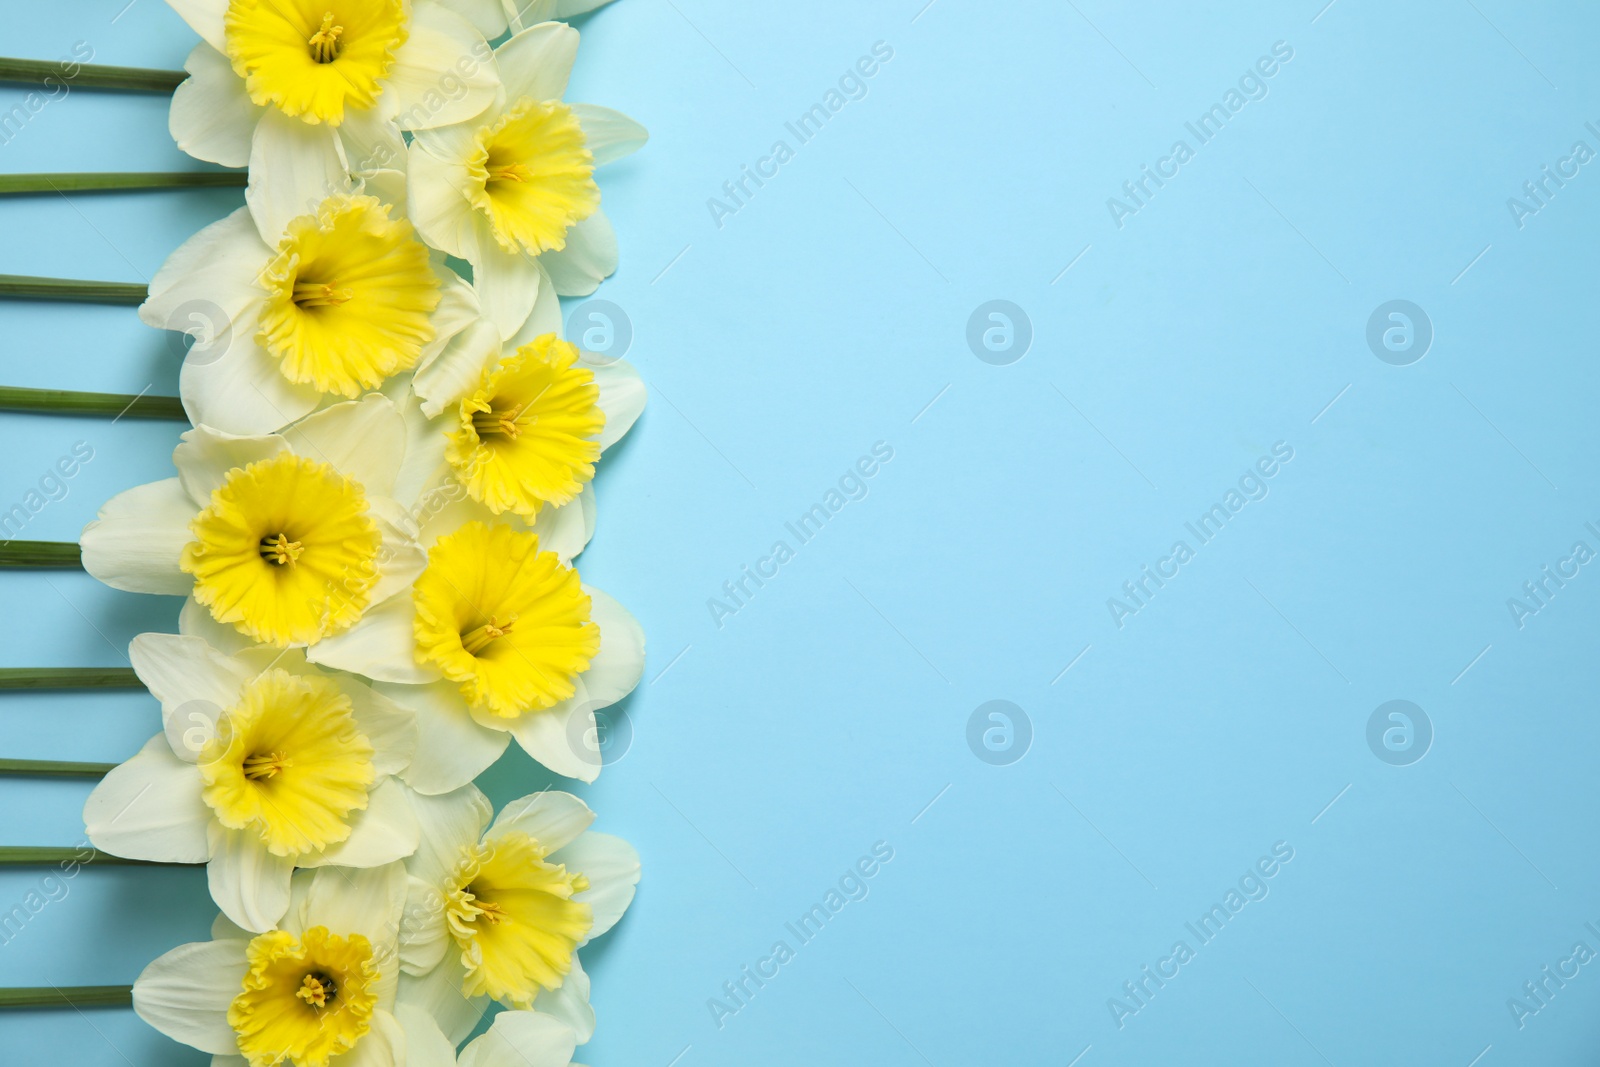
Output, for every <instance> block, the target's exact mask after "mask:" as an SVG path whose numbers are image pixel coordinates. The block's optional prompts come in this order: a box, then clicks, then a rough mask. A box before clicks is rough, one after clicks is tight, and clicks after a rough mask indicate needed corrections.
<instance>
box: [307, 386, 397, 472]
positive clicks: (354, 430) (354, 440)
mask: <svg viewBox="0 0 1600 1067" xmlns="http://www.w3.org/2000/svg"><path fill="white" fill-rule="evenodd" d="M283 436H284V438H285V439H286V440H287V441H288V442H289V443H290V444H291V445H292V446H293V447H294V450H295V452H297V453H298V454H300V455H302V456H305V457H306V458H308V459H314V460H317V461H318V462H320V463H326V464H328V465H329V466H331V467H332V468H333V469H334V470H336V471H338V472H339V473H340V474H342V475H344V476H345V477H346V478H349V479H352V480H353V481H356V482H359V483H360V484H361V487H362V488H363V489H364V490H366V493H367V496H368V497H376V496H388V495H389V494H390V492H392V491H393V489H394V480H395V476H396V475H397V474H399V473H400V464H401V461H402V460H403V458H404V453H405V447H406V424H405V420H404V419H402V418H401V417H400V412H399V411H398V410H396V409H395V406H394V402H393V401H392V400H390V399H389V398H388V397H386V396H384V395H383V394H382V393H368V394H367V395H366V396H364V397H362V398H361V399H359V400H347V401H345V402H344V403H342V404H334V405H333V406H332V407H328V408H324V409H323V410H321V411H319V412H317V413H316V414H315V415H311V416H308V417H307V418H305V419H302V420H301V421H300V422H298V423H296V424H295V425H294V426H292V427H290V428H289V429H288V430H285V431H284V434H283Z"/></svg>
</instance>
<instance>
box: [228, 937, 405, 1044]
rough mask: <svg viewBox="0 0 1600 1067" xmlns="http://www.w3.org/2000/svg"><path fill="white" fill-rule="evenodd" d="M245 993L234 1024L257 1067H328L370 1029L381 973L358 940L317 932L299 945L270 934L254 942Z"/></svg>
mask: <svg viewBox="0 0 1600 1067" xmlns="http://www.w3.org/2000/svg"><path fill="white" fill-rule="evenodd" d="M245 959H246V961H247V962H248V964H249V967H248V969H247V970H246V971H245V975H244V982H243V991H242V992H240V993H239V995H238V996H236V997H234V998H233V1002H232V1003H231V1004H229V1005H228V1025H229V1026H231V1027H233V1031H234V1034H235V1036H236V1037H237V1039H238V1042H239V1054H240V1055H242V1056H244V1058H245V1059H246V1060H247V1061H249V1063H250V1065H251V1067H274V1065H277V1064H282V1063H284V1062H285V1061H287V1062H289V1063H291V1064H294V1067H327V1064H328V1061H329V1060H330V1059H333V1058H334V1057H336V1056H339V1055H340V1054H341V1053H345V1052H348V1051H350V1050H351V1049H352V1048H354V1047H355V1046H356V1045H357V1043H358V1042H360V1040H361V1039H362V1038H363V1037H365V1036H366V1034H367V1032H368V1031H369V1030H370V1029H371V1028H372V1014H373V1011H374V1009H376V1007H377V1004H378V996H377V992H376V987H377V985H378V978H379V973H378V968H377V966H376V964H375V963H374V960H373V951H372V944H371V942H369V941H368V940H367V939H366V938H365V937H362V936H361V935H360V934H350V935H348V936H346V937H339V936H336V935H334V934H330V933H329V932H328V928H327V927H325V926H313V927H311V928H310V929H308V930H307V931H306V932H305V933H304V934H302V935H301V936H300V938H299V939H298V940H296V938H295V936H294V935H293V934H291V933H289V932H287V931H285V930H270V931H268V932H267V933H264V934H260V935H258V936H257V937H255V938H252V939H251V941H250V945H249V947H248V948H247V949H246V950H245Z"/></svg>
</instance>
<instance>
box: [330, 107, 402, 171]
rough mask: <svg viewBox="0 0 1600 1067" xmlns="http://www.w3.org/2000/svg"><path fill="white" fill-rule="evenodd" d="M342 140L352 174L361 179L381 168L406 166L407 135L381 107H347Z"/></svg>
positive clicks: (342, 127) (399, 169)
mask: <svg viewBox="0 0 1600 1067" xmlns="http://www.w3.org/2000/svg"><path fill="white" fill-rule="evenodd" d="M339 140H340V142H341V143H342V144H343V145H344V154H345V164H346V166H347V167H348V168H349V171H350V177H351V178H353V179H356V180H357V181H360V180H362V179H366V178H370V177H371V176H372V175H374V174H377V173H379V172H381V171H388V170H398V171H401V172H404V170H405V166H406V141H405V138H404V137H402V136H401V135H400V129H399V127H397V126H396V125H395V124H394V123H393V122H390V121H389V120H387V119H385V118H383V117H382V115H381V114H380V113H379V111H378V109H377V108H372V109H369V110H367V111H356V110H348V111H346V112H345V114H344V122H342V123H340V124H339Z"/></svg>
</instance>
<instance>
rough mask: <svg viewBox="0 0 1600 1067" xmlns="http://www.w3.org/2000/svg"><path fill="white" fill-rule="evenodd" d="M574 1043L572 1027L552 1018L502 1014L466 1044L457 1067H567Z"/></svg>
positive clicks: (530, 1013) (539, 1014)
mask: <svg viewBox="0 0 1600 1067" xmlns="http://www.w3.org/2000/svg"><path fill="white" fill-rule="evenodd" d="M577 1043H578V1042H577V1035H576V1034H575V1033H574V1032H573V1030H572V1027H570V1026H568V1025H567V1024H566V1023H564V1022H562V1021H561V1020H560V1019H557V1018H556V1017H555V1016H553V1015H546V1014H544V1013H543V1012H537V1011H502V1012H500V1013H498V1014H497V1015H495V1017H494V1022H492V1023H490V1024H489V1029H488V1030H486V1031H484V1033H482V1034H481V1035H479V1036H478V1037H475V1038H473V1039H472V1040H471V1041H469V1042H467V1047H466V1048H464V1049H462V1050H461V1056H460V1058H459V1059H457V1060H456V1067H568V1065H569V1064H571V1063H572V1054H573V1052H574V1051H576V1049H577ZM448 1065H449V1061H444V1067H448ZM429 1067H432V1065H431V1064H430V1065H429Z"/></svg>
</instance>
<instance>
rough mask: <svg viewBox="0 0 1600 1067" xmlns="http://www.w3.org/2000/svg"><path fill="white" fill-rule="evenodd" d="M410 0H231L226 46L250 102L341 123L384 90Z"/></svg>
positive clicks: (403, 32) (305, 117) (310, 118)
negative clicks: (349, 111)
mask: <svg viewBox="0 0 1600 1067" xmlns="http://www.w3.org/2000/svg"><path fill="white" fill-rule="evenodd" d="M407 21H408V18H407V15H406V4H405V0H228V2H227V14H226V15H225V16H224V18H223V33H224V37H225V40H224V42H223V45H224V49H225V51H226V52H227V55H228V59H229V60H230V61H231V62H232V64H233V70H234V73H236V74H238V75H239V76H240V77H241V78H243V79H244V80H245V90H246V91H247V92H248V93H249V94H250V99H251V101H252V102H254V103H256V104H258V105H260V106H262V107H266V106H268V105H269V104H270V105H272V106H275V107H277V108H278V109H279V110H280V111H282V112H283V113H284V114H286V115H289V116H290V117H293V118H298V119H300V120H301V121H303V122H307V123H310V124H312V125H316V124H317V123H323V122H326V123H328V124H329V125H332V126H337V125H339V124H340V123H341V122H343V121H344V118H345V112H346V110H350V109H353V110H356V111H366V110H368V109H369V108H371V107H372V106H373V105H374V104H375V103H376V102H377V99H378V96H379V94H380V93H382V92H383V87H384V82H385V80H386V79H387V78H388V76H389V70H390V67H391V66H393V64H394V54H395V51H396V50H397V49H398V48H399V47H400V46H401V45H402V44H404V43H405V40H406V36H407Z"/></svg>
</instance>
